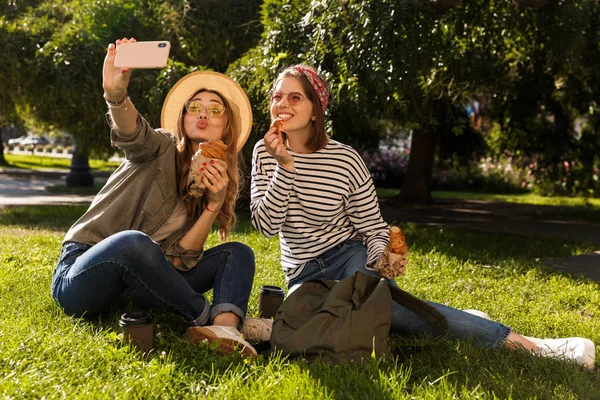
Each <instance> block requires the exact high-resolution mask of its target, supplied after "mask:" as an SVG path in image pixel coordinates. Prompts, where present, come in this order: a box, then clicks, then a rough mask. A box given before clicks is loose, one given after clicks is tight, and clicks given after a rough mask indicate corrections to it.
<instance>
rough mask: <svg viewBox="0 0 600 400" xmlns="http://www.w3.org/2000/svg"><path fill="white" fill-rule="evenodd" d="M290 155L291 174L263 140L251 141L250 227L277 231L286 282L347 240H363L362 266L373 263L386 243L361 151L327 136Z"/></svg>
mask: <svg viewBox="0 0 600 400" xmlns="http://www.w3.org/2000/svg"><path fill="white" fill-rule="evenodd" d="M288 151H289V150H288ZM290 154H291V155H292V156H293V157H294V167H295V171H293V172H291V171H288V170H286V169H284V168H282V167H280V166H279V165H278V164H277V161H275V159H274V158H273V157H272V156H271V155H270V154H269V153H267V151H266V149H265V145H264V141H263V140H260V141H259V142H258V143H257V144H256V145H255V147H254V152H253V155H252V186H251V204H250V209H251V211H252V224H253V225H254V227H255V228H256V229H257V230H258V231H259V232H261V233H262V234H263V235H265V236H266V237H273V236H275V235H277V234H279V243H280V248H281V264H282V268H283V270H284V272H285V274H286V278H287V280H288V281H289V280H290V279H293V278H295V277H297V276H299V275H300V274H301V273H302V271H303V269H304V266H305V265H306V263H307V262H309V261H310V260H312V259H314V258H316V257H318V256H319V255H321V254H322V253H324V252H325V251H327V250H329V249H331V248H332V247H334V246H336V245H338V244H340V243H343V242H344V241H346V240H348V239H360V240H362V241H363V243H364V244H365V246H366V247H367V265H371V264H373V263H374V262H375V261H376V260H377V258H378V257H379V255H380V254H381V253H382V252H383V250H384V248H385V246H386V245H387V244H388V242H389V230H388V226H387V224H386V223H385V221H384V220H383V218H382V216H381V212H380V209H379V203H378V201H377V195H376V193H375V186H374V184H373V180H372V179H371V175H370V174H369V171H368V169H367V167H366V165H365V163H364V161H363V160H362V158H361V157H360V155H359V154H358V153H357V152H356V150H354V149H353V148H352V147H350V146H348V145H345V144H342V143H339V142H337V141H335V140H331V139H330V140H329V142H328V144H327V146H325V148H323V149H322V150H319V151H316V152H314V153H309V154H300V153H294V152H291V151H290Z"/></svg>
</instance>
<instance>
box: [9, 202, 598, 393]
mask: <svg viewBox="0 0 600 400" xmlns="http://www.w3.org/2000/svg"><path fill="white" fill-rule="evenodd" d="M84 210H85V207H60V208H58V207H54V206H52V207H50V206H49V207H15V208H6V209H4V210H2V211H1V212H0V263H1V265H2V268H0V299H1V301H2V304H3V307H1V308H0V327H1V328H0V332H1V333H2V339H1V340H0V376H1V377H2V379H0V393H2V397H6V398H43V397H45V398H54V397H60V398H81V399H84V398H85V399H87V398H157V397H160V398H169V399H171V398H172V399H181V398H190V399H192V398H194V399H196V398H209V399H255V398H271V399H382V400H383V399H390V398H436V399H447V398H582V399H583V398H592V397H593V396H591V394H593V393H600V376H599V374H598V373H597V372H594V373H592V372H588V371H585V370H583V369H581V368H579V367H577V366H576V365H573V364H570V363H567V362H561V361H556V360H550V359H541V358H537V357H533V356H531V355H529V354H527V353H526V352H510V351H505V350H487V349H481V348H478V347H476V346H474V345H473V344H471V343H466V342H453V341H449V340H446V339H444V338H441V339H439V338H437V339H436V338H430V337H421V338H401V337H393V338H392V342H393V346H392V347H391V354H390V357H389V358H388V359H385V360H382V361H381V362H378V363H374V362H371V363H366V364H365V365H354V366H350V365H328V364H323V363H319V362H315V363H307V362H305V361H303V360H289V359H286V358H281V357H278V356H271V357H264V356H261V357H260V358H258V359H256V360H246V359H241V358H240V357H239V356H236V355H231V356H222V355H219V354H217V353H216V352H215V351H214V350H213V349H211V348H209V347H208V346H205V345H202V344H197V345H190V344H189V342H188V341H187V340H186V339H185V338H184V335H183V334H184V332H185V329H186V323H185V321H184V320H183V319H181V318H179V317H177V316H174V315H171V314H169V313H167V312H161V311H155V312H154V317H155V325H154V326H155V336H154V345H155V349H154V351H153V352H152V353H151V354H150V355H149V356H147V357H142V356H140V355H139V354H137V353H135V351H134V350H132V349H131V348H130V347H129V346H128V345H127V344H126V343H124V342H123V336H122V334H121V332H120V329H119V326H118V322H117V319H118V314H119V311H117V310H115V312H114V313H111V314H110V315H107V316H105V317H103V318H101V319H95V320H93V321H90V322H86V321H83V320H77V319H73V318H70V317H68V316H66V315H65V314H63V313H62V312H61V310H60V309H59V307H58V306H57V305H56V304H55V303H54V301H53V300H52V297H51V295H50V282H51V276H52V273H53V270H54V266H55V263H56V260H57V259H58V257H59V254H60V249H61V241H62V238H63V235H64V232H65V231H66V229H68V227H69V226H70V224H71V223H72V222H73V221H75V219H77V218H78V216H79V215H81V213H83V211H84ZM42 227H47V228H42ZM51 227H53V228H51ZM48 228H50V229H48ZM405 233H406V237H407V241H408V243H409V245H410V250H411V263H410V264H409V267H408V270H407V273H406V275H405V276H403V277H402V278H399V279H398V283H399V284H400V286H401V287H402V288H404V289H407V290H408V291H410V292H412V293H414V294H416V295H418V296H421V297H423V298H427V299H430V300H433V301H438V302H441V303H444V304H448V305H451V306H454V307H458V308H476V309H480V310H483V311H485V312H487V313H489V314H490V315H491V316H492V317H493V318H495V319H498V320H500V321H502V322H504V323H506V324H510V326H512V327H513V328H514V329H516V330H517V331H520V332H522V333H524V334H529V335H534V336H544V337H546V336H585V337H589V338H590V339H592V340H594V341H595V342H596V343H599V342H600V288H599V285H598V284H597V283H593V282H590V281H587V280H582V279H578V278H572V277H569V276H567V275H563V274H559V273H556V272H554V271H552V270H550V269H548V268H546V267H544V266H543V265H542V264H541V263H540V261H542V260H544V259H548V258H555V257H564V256H568V255H571V254H579V253H581V252H588V251H591V250H592V249H591V248H589V247H586V246H585V245H581V244H577V243H570V242H563V241H559V240H549V239H528V240H523V238H522V237H517V236H511V235H499V234H487V233H482V232H477V233H473V232H468V231H461V230H452V229H439V228H422V227H418V226H415V225H407V226H406V227H405ZM231 240H237V241H242V242H244V243H246V244H248V245H249V246H251V247H252V248H253V249H254V251H255V255H256V265H257V271H256V279H255V282H254V287H253V290H252V294H251V297H250V306H249V311H248V314H249V315H251V316H256V315H257V312H258V310H257V305H258V290H259V288H260V286H261V285H263V284H272V285H279V286H284V287H285V278H284V275H283V272H282V271H281V269H280V266H279V261H278V260H279V247H278V239H277V238H272V239H266V238H265V237H263V236H261V235H260V234H258V233H257V232H256V231H254V230H253V229H252V227H251V225H250V223H249V221H248V218H247V216H246V217H242V218H241V222H240V224H239V226H238V228H237V229H236V231H235V232H234V233H233V235H232V238H231ZM217 243H218V239H217V237H216V234H215V233H214V232H213V233H212V234H211V235H210V237H209V245H214V244H217ZM599 350H600V349H599Z"/></svg>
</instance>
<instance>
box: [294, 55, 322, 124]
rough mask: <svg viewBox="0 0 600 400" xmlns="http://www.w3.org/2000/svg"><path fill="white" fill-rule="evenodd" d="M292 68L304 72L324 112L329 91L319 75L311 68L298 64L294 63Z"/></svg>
mask: <svg viewBox="0 0 600 400" xmlns="http://www.w3.org/2000/svg"><path fill="white" fill-rule="evenodd" d="M294 69H295V70H297V71H300V72H301V73H303V74H304V76H306V78H308V81H309V82H310V84H311V85H312V87H313V88H314V89H315V91H316V92H317V96H319V101H320V102H321V108H323V112H325V110H326V109H327V102H328V101H329V100H328V98H329V93H328V92H327V87H326V86H325V84H324V83H323V81H322V80H321V78H320V77H319V75H317V74H316V73H315V72H314V71H313V70H310V69H308V68H304V67H301V66H299V65H296V66H295V67H294Z"/></svg>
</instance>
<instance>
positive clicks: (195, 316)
mask: <svg viewBox="0 0 600 400" xmlns="http://www.w3.org/2000/svg"><path fill="white" fill-rule="evenodd" d="M253 280H254V253H253V251H252V249H250V248H249V247H248V246H246V245H245V244H242V243H236V242H228V243H223V244H221V245H218V246H215V247H213V248H211V249H208V250H206V251H204V254H203V257H202V259H201V260H200V261H199V262H198V264H197V265H196V267H195V268H193V269H192V270H190V271H185V272H184V271H179V270H177V269H175V268H174V267H173V266H172V265H171V263H170V262H169V261H168V260H167V258H166V257H165V255H164V254H163V252H162V250H161V248H160V246H159V245H158V244H157V243H156V242H154V241H153V240H152V239H150V237H149V236H148V235H146V234H144V233H142V232H139V231H123V232H119V233H117V234H114V235H112V236H110V237H108V238H106V239H104V240H102V241H101V242H100V243H98V244H96V245H94V246H88V245H85V244H82V243H75V242H67V243H65V244H64V245H63V248H62V253H61V256H60V259H59V261H58V265H57V266H56V269H55V271H54V275H53V277H52V297H53V298H54V300H56V301H57V302H58V303H59V304H60V306H61V307H62V308H63V309H64V311H65V313H67V314H69V315H73V316H77V317H81V316H84V315H85V316H89V317H92V316H95V315H98V314H100V313H103V312H106V311H109V310H110V308H111V307H112V306H113V305H115V304H119V303H126V302H132V303H133V305H134V306H135V307H136V308H141V309H147V308H161V309H165V310H168V311H170V312H172V313H175V314H178V315H181V316H182V317H184V318H186V319H187V320H188V321H190V322H192V323H193V324H195V325H206V324H207V323H210V321H212V320H213V319H214V317H215V316H217V315H218V314H220V313H224V312H233V313H234V314H235V315H237V316H238V317H239V318H240V321H243V319H244V316H245V315H246V311H247V309H248V298H249V297H250V290H251V289H252V281H253ZM211 289H213V303H214V305H213V306H212V307H211V304H210V302H209V301H208V300H207V299H206V298H205V297H204V295H203V293H206V292H208V291H209V290H211Z"/></svg>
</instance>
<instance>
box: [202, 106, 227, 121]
mask: <svg viewBox="0 0 600 400" xmlns="http://www.w3.org/2000/svg"><path fill="white" fill-rule="evenodd" d="M206 112H207V113H208V115H210V116H211V117H213V118H216V117H220V116H221V115H223V113H224V112H225V107H223V106H222V105H220V104H211V105H210V106H208V107H206Z"/></svg>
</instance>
